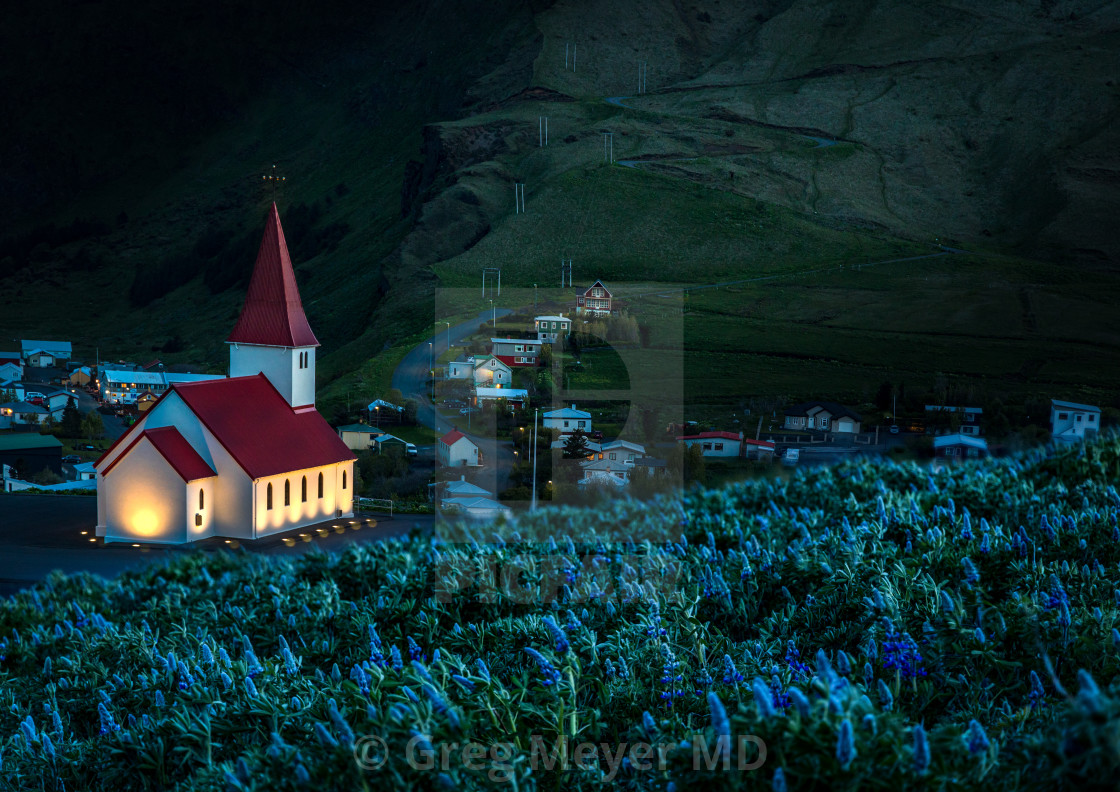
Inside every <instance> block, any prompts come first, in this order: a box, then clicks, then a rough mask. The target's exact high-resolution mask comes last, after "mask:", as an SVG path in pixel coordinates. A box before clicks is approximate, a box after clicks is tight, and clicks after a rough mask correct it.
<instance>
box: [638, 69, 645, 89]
mask: <svg viewBox="0 0 1120 792" xmlns="http://www.w3.org/2000/svg"><path fill="white" fill-rule="evenodd" d="M645 92H646V62H645V61H638V93H639V94H644V93H645Z"/></svg>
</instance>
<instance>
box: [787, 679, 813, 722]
mask: <svg viewBox="0 0 1120 792" xmlns="http://www.w3.org/2000/svg"><path fill="white" fill-rule="evenodd" d="M789 700H790V701H791V702H792V703H793V706H794V708H795V709H796V710H797V712H798V713H799V714H800V715H801V717H802V718H808V717H809V715H810V714H811V713H812V706H811V705H810V704H809V699H808V698H806V697H805V694H804V693H802V692H801V690H800V689H799V688H796V687H793V686H791V687H790V689H789Z"/></svg>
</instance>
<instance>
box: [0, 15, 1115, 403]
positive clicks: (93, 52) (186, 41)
mask: <svg viewBox="0 0 1120 792" xmlns="http://www.w3.org/2000/svg"><path fill="white" fill-rule="evenodd" d="M165 5H167V4H160V3H156V4H148V5H147V6H145V7H143V9H134V10H132V11H130V12H129V14H127V15H106V14H103V13H99V11H98V8H99V6H98V5H97V4H85V5H82V6H78V7H76V8H74V9H71V8H70V6H69V5H68V4H61V3H59V4H58V7H57V8H54V9H53V10H54V11H56V12H57V15H59V16H62V17H64V18H66V19H68V20H69V22H67V23H66V24H63V25H53V26H48V25H46V24H45V22H44V20H45V19H46V18H47V16H46V11H45V10H43V11H37V10H34V9H32V8H31V7H28V8H25V9H21V10H20V11H19V12H18V13H17V14H16V15H14V16H13V17H12V19H11V23H10V24H9V25H7V26H6V27H7V29H8V30H9V31H11V32H9V34H8V36H7V38H4V39H3V43H5V45H6V54H5V56H4V57H5V58H6V62H5V63H4V65H3V71H4V74H5V75H6V76H7V77H8V79H5V80H4V81H2V82H3V85H4V88H3V89H2V90H4V91H5V92H6V93H5V94H4V98H5V99H6V100H7V101H9V102H11V103H12V104H13V106H18V107H26V108H28V112H26V113H22V114H18V115H15V116H13V117H11V118H10V119H9V120H8V121H7V122H6V124H5V126H4V127H3V128H2V129H0V151H2V152H5V153H7V154H8V159H9V161H10V162H11V163H12V166H11V167H9V168H7V169H6V170H5V173H4V174H3V176H2V177H0V208H3V209H4V210H5V213H6V219H7V222H6V225H5V228H4V229H3V231H2V232H0V278H2V285H3V288H4V290H5V305H4V307H5V310H4V311H3V312H2V314H0V338H4V339H17V338H19V337H28V336H31V337H35V336H52V335H65V336H66V337H69V338H71V339H73V340H74V341H75V343H76V346H77V349H78V350H79V354H80V355H82V356H89V357H92V355H93V354H94V352H95V350H100V352H101V354H102V355H103V356H105V357H109V358H116V357H121V358H124V357H132V358H138V357H152V356H156V355H159V356H160V357H161V358H163V359H164V360H166V361H172V362H174V361H178V360H190V361H193V362H199V363H208V364H211V365H213V366H215V367H219V368H220V367H221V366H222V365H223V364H224V360H225V351H224V348H223V345H222V344H221V341H222V339H223V338H224V337H225V333H226V332H228V328H229V327H230V326H231V324H232V321H233V318H234V316H235V314H236V311H237V308H238V306H239V304H240V300H241V295H242V294H243V289H244V282H245V278H246V276H247V272H248V270H249V267H250V266H251V262H252V257H253V253H254V251H255V246H256V244H257V238H258V235H259V229H260V218H261V216H262V215H263V211H264V208H265V206H266V205H267V203H268V202H269V201H270V200H272V199H276V200H277V201H278V202H279V204H280V206H281V213H282V217H283V220H284V223H285V229H286V231H287V234H288V239H289V242H290V243H291V246H292V252H293V257H294V258H295V260H296V262H297V270H298V276H299V278H300V283H301V289H302V291H303V296H304V302H305V305H306V306H307V308H308V312H309V315H310V318H311V321H312V323H313V325H314V326H315V328H316V332H317V334H318V335H319V338H320V340H321V341H322V342H323V345H324V349H323V357H322V358H321V365H320V373H321V377H322V385H323V386H325V388H326V390H325V391H324V393H325V397H326V403H327V406H328V411H329V410H330V409H332V408H331V405H334V406H337V404H338V403H339V402H338V399H339V398H341V396H340V394H341V395H344V394H345V392H346V391H347V390H348V389H350V390H353V389H355V388H356V389H361V388H363V387H367V385H368V383H367V381H366V380H362V379H361V378H360V375H359V374H358V373H357V372H358V371H359V369H360V368H361V367H362V366H363V365H365V364H366V363H367V361H369V360H370V359H371V358H373V357H375V356H376V355H378V354H380V353H381V352H383V351H384V350H386V349H387V348H390V347H392V346H394V345H396V344H400V343H402V342H403V341H404V340H405V339H407V338H414V337H415V335H416V333H418V332H420V331H421V330H423V329H424V328H425V327H427V326H429V325H430V324H431V321H432V319H433V312H434V308H433V304H434V303H433V292H434V289H435V288H437V287H448V288H455V287H462V286H472V287H473V286H476V285H477V283H478V281H479V272H480V269H481V267H483V266H499V267H501V268H502V270H503V283H504V284H508V285H509V286H517V287H523V288H528V287H531V286H532V285H533V284H534V283H539V284H541V286H542V287H543V286H546V285H548V286H549V287H550V288H551V287H553V286H555V285H556V284H557V283H558V279H557V276H558V263H559V260H560V259H561V258H571V259H572V260H573V261H574V264H575V277H576V281H577V283H580V282H588V281H590V280H592V279H595V278H603V279H605V280H607V281H608V282H610V283H611V284H612V285H615V286H619V287H621V288H622V289H623V290H624V291H627V292H628V293H630V294H634V293H642V292H647V293H648V292H650V291H651V289H653V288H654V287H652V286H651V284H656V283H663V284H672V285H673V287H674V288H682V289H683V288H686V287H689V286H693V287H694V286H697V285H708V284H712V283H718V282H722V281H736V280H745V279H750V278H757V277H770V276H775V275H779V276H783V277H782V278H781V279H777V280H771V281H759V282H757V283H756V284H754V285H751V284H741V285H737V286H733V287H729V288H728V289H722V290H719V291H708V292H693V294H692V295H691V297H690V301H689V313H688V315H687V316H686V319H685V334H686V338H685V340H684V343H685V346H686V348H688V349H689V351H690V353H693V352H695V353H697V355H699V356H697V355H693V356H692V357H691V362H690V364H689V365H690V366H692V367H693V370H695V371H701V372H702V371H718V372H720V373H721V374H724V375H727V376H722V377H720V379H719V381H720V382H721V383H724V384H726V389H724V390H720V389H718V388H717V389H716V390H715V391H711V390H709V389H707V387H706V385H705V386H704V387H705V391H704V393H703V394H702V395H701V394H699V393H698V392H697V390H698V386H697V384H696V383H697V382H698V381H699V379H700V378H699V376H693V375H691V374H690V375H689V378H690V383H689V388H690V389H691V392H690V399H692V400H693V401H695V400H697V399H701V398H703V399H708V400H710V401H712V402H713V403H716V404H727V403H732V402H735V401H736V400H741V399H742V398H743V397H744V396H790V395H807V396H808V395H819V392H821V391H823V390H827V391H828V392H830V393H833V394H834V395H837V396H840V395H844V396H845V397H847V398H854V399H858V398H865V397H866V395H867V393H868V392H869V391H873V390H874V388H876V387H877V386H878V384H879V383H880V382H881V381H882V380H883V379H885V378H892V377H893V378H896V379H897V378H900V377H905V378H907V379H908V380H909V381H911V382H913V383H915V384H916V383H917V381H918V380H920V379H922V378H925V379H926V380H929V379H931V378H932V377H933V375H934V374H935V373H940V374H944V375H951V376H959V377H962V378H965V379H970V380H973V381H975V385H976V387H978V388H980V389H983V390H985V391H988V392H990V393H992V394H998V395H1001V396H1006V397H1011V398H1023V397H1025V396H1030V395H1034V396H1042V395H1046V394H1055V395H1065V396H1067V397H1077V398H1094V399H1097V400H1100V401H1105V402H1111V401H1113V400H1115V399H1116V398H1117V396H1118V395H1120V385H1118V383H1117V382H1116V381H1115V375H1114V373H1113V372H1114V371H1115V369H1116V367H1115V366H1114V365H1113V362H1114V361H1115V359H1116V338H1115V334H1114V330H1113V328H1112V327H1111V326H1110V322H1109V318H1108V311H1107V306H1108V305H1109V304H1110V303H1114V302H1115V300H1116V298H1117V296H1120V295H1118V294H1117V291H1118V289H1117V278H1116V266H1115V265H1116V263H1117V261H1118V260H1120V239H1118V237H1117V235H1116V233H1115V231H1114V227H1115V223H1113V222H1112V221H1111V218H1112V216H1113V215H1114V214H1115V213H1116V209H1117V206H1116V204H1117V198H1116V196H1117V193H1116V190H1115V189H1114V187H1115V184H1116V183H1117V182H1116V179H1117V176H1116V174H1117V170H1116V164H1115V162H1116V159H1115V158H1116V151H1117V150H1118V147H1117V143H1120V141H1118V140H1117V139H1116V138H1117V136H1118V135H1120V132H1118V131H1117V130H1120V125H1118V124H1116V123H1113V122H1114V121H1115V118H1116V113H1117V108H1118V106H1120V104H1118V96H1117V88H1116V85H1115V84H1114V80H1113V78H1112V76H1111V74H1110V73H1108V72H1107V70H1106V69H1105V68H1104V67H1103V65H1102V64H1105V63H1108V62H1110V54H1111V53H1114V52H1115V49H1116V44H1117V36H1118V35H1120V34H1118V33H1117V31H1118V30H1120V9H1118V4H1116V3H1109V2H1060V3H1059V2H1049V1H1048V0H1047V2H1042V3H1040V4H1038V5H1037V6H1029V5H1027V4H1022V3H1016V2H1010V0H1005V1H1001V2H996V3H991V4H986V5H985V6H984V7H983V8H982V9H981V8H975V9H974V8H964V7H959V6H956V5H952V4H948V3H929V4H921V5H920V6H914V5H913V4H908V3H902V2H894V1H893V0H867V1H866V2H860V3H858V4H856V5H852V4H851V3H839V2H808V0H789V1H782V2H778V0H765V1H760V2H751V3H742V4H732V3H724V2H715V1H714V0H713V2H698V3H691V4H689V3H669V2H655V3H642V4H635V3H618V2H613V1H611V0H600V1H599V2H575V1H574V0H572V1H571V2H563V1H560V2H552V3H548V2H541V3H530V4H517V3H512V2H509V3H504V4H494V3H486V4H480V3H471V2H442V1H439V2H437V1H436V0H430V1H429V2H427V3H424V4H405V5H403V6H397V5H388V4H382V5H374V6H371V5H369V4H358V3H352V2H346V0H335V1H334V2H333V3H331V4H328V6H327V7H324V8H320V7H316V8H315V9H314V12H312V10H311V9H309V8H305V7H303V6H299V5H298V4H294V3H285V4H280V5H276V4H269V5H266V4H263V3H262V4H254V3H250V4H244V5H243V6H239V7H238V9H237V10H227V11H223V12H221V13H217V12H210V11H209V10H208V9H209V7H208V6H205V5H204V4H192V3H188V4H186V5H183V4H177V5H175V6H173V7H172V6H168V7H166V8H165V7H164V6H165ZM52 8H53V7H52ZM48 10H49V9H48ZM136 30H149V31H151V30H159V31H160V36H154V35H153V36H150V37H149V38H142V37H140V38H138V37H136V36H135V35H134V33H135V31H136ZM48 40H49V43H50V46H49V47H44V46H43V45H44V42H46V41H48ZM156 41H158V42H159V43H158V44H156V43H154V42H156ZM200 42H205V43H204V44H202V43H200ZM33 46H34V47H38V48H39V49H38V50H36V52H37V53H39V52H42V53H43V57H39V58H36V59H34V60H33V61H32V60H30V59H28V58H27V57H21V56H23V55H26V54H27V53H26V52H24V51H23V49H21V48H27V49H28V50H30V49H31V48H32V47H33ZM566 54H567V57H568V58H569V61H568V64H567V66H566V65H565V57H566ZM31 62H34V64H35V68H32V67H30V66H29V65H28V64H29V63H31ZM639 63H643V64H645V73H646V82H645V92H644V93H641V94H640V95H639V93H638V91H639V86H638V73H639V71H638V70H639ZM619 97H621V98H619ZM607 99H613V103H612V102H608V101H606V100H607ZM542 116H547V117H548V120H549V144H548V146H547V147H539V145H538V144H539V128H540V118H541V117H542ZM603 132H610V133H612V134H613V149H614V159H615V160H616V162H615V163H614V164H613V165H612V164H610V163H608V162H605V161H604V138H603ZM832 141H835V143H833V142H832ZM273 165H275V166H276V171H277V172H279V173H280V174H282V175H283V176H284V177H285V181H284V182H283V183H282V186H281V187H280V188H279V189H278V190H277V189H274V188H273V187H272V186H271V183H270V182H267V181H265V180H263V179H262V177H263V176H265V175H266V174H271V173H272V172H273ZM515 182H516V183H524V184H525V185H526V187H525V195H526V213H525V214H524V215H520V214H514V211H513V185H514V183H515ZM50 224H53V226H52V225H50ZM942 244H945V245H949V246H951V247H954V248H958V249H964V250H967V251H969V255H968V256H967V257H965V256H964V255H963V254H958V255H955V256H952V257H947V256H942V257H937V258H930V259H920V260H915V261H913V262H911V263H903V264H897V265H896V264H891V265H889V267H888V266H886V265H884V266H882V267H879V266H878V265H876V266H875V267H866V268H865V269H860V270H857V271H856V273H859V274H855V273H853V272H852V271H851V270H852V267H853V266H855V265H867V264H870V263H873V262H879V261H889V260H893V259H898V258H909V257H911V256H918V255H925V254H931V253H938V252H941V250H940V248H939V247H938V245H942ZM841 267H843V268H844V269H843V270H841V269H840V268H841ZM820 271H825V272H827V273H828V274H827V275H820V276H818V273H819V272H820ZM643 284H644V285H643ZM729 289H730V290H729ZM549 296H550V297H553V298H561V297H565V296H566V295H563V294H560V293H559V292H556V293H553V294H551V295H549ZM478 307H480V308H481V307H485V306H483V305H480V306H478ZM740 319H742V320H744V321H740ZM712 339H718V341H717V343H716V344H714V345H712V344H711V343H709V342H710V341H711V340H712ZM4 343H5V344H7V345H10V344H11V343H12V341H11V340H8V341H5V342H4ZM926 354H928V355H930V359H929V360H923V359H922V356H923V355H926ZM705 356H708V357H705ZM918 361H921V362H918ZM739 372H746V373H747V374H749V376H745V375H744V377H743V378H742V379H740V380H737V379H736V376H737V375H738V373H739ZM739 382H749V383H750V384H749V387H746V386H740V385H739V384H738V383H739ZM928 384H929V383H925V382H923V386H928ZM686 390H689V389H688V388H686ZM747 391H749V392H747Z"/></svg>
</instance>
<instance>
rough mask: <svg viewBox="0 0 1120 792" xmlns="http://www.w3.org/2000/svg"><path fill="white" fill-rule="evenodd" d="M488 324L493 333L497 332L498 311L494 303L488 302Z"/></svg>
mask: <svg viewBox="0 0 1120 792" xmlns="http://www.w3.org/2000/svg"><path fill="white" fill-rule="evenodd" d="M490 324H491V325H492V326H493V328H494V332H497V331H498V309H497V308H495V307H494V301H493V300H491V301H490Z"/></svg>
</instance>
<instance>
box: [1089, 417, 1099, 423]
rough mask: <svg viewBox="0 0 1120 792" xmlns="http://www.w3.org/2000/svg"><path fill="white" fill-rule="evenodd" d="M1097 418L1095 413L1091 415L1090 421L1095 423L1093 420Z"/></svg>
mask: <svg viewBox="0 0 1120 792" xmlns="http://www.w3.org/2000/svg"><path fill="white" fill-rule="evenodd" d="M1095 420H1097V416H1095V415H1090V416H1089V423H1093V421H1095Z"/></svg>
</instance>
